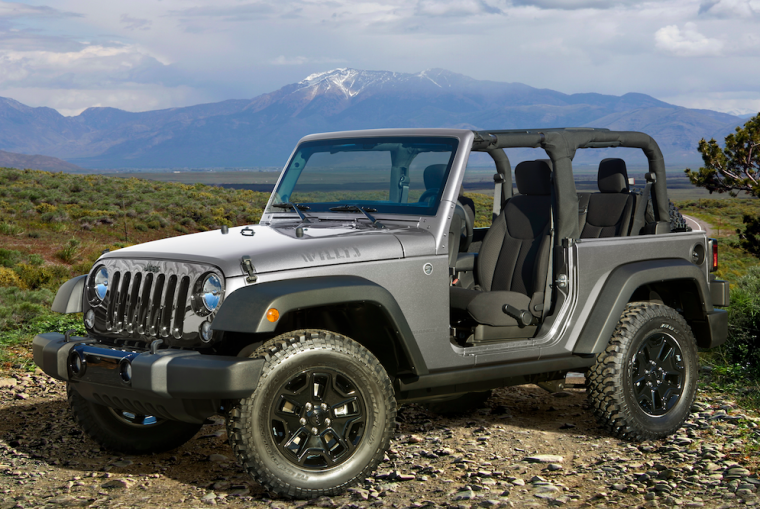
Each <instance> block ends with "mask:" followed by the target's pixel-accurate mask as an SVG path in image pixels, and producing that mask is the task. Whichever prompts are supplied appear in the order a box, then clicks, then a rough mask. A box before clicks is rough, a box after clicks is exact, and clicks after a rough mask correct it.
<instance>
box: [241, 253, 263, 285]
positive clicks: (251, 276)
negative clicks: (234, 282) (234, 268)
mask: <svg viewBox="0 0 760 509" xmlns="http://www.w3.org/2000/svg"><path fill="white" fill-rule="evenodd" d="M240 266H241V267H243V271H244V272H245V273H247V274H248V277H246V278H245V280H246V282H248V283H255V282H256V281H257V280H258V279H259V276H257V275H256V269H255V268H254V267H253V263H252V262H251V257H250V256H248V255H246V256H244V257H243V258H241V261H240Z"/></svg>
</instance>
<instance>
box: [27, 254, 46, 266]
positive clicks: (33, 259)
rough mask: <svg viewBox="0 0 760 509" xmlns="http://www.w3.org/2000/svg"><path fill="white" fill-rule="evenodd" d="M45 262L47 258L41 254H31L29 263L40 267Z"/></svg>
mask: <svg viewBox="0 0 760 509" xmlns="http://www.w3.org/2000/svg"><path fill="white" fill-rule="evenodd" d="M43 263H45V259H44V258H43V257H42V256H41V255H38V254H36V253H35V254H30V255H29V265H34V266H35V267H39V266H40V265H42V264H43Z"/></svg>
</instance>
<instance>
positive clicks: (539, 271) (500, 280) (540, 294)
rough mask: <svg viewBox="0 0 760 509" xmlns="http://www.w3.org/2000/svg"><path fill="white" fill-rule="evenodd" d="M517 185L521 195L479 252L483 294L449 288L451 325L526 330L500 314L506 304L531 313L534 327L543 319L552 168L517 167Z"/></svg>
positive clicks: (512, 200)
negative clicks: (533, 318) (520, 328)
mask: <svg viewBox="0 0 760 509" xmlns="http://www.w3.org/2000/svg"><path fill="white" fill-rule="evenodd" d="M515 181H516V184H517V190H518V191H519V193H520V194H519V195H517V196H514V197H512V198H510V199H509V200H508V201H507V202H506V204H505V206H504V208H503V210H502V211H501V214H499V216H498V217H497V218H496V220H495V221H494V223H493V225H492V226H491V228H490V229H489V231H488V233H487V234H486V236H485V238H484V239H483V245H482V246H481V248H480V253H479V255H478V259H477V266H476V269H477V278H478V282H479V285H480V288H481V290H480V291H478V290H468V289H464V288H459V287H456V286H452V287H451V288H450V296H451V302H450V306H451V320H452V323H454V324H457V325H471V326H474V325H488V326H492V327H524V326H525V324H524V323H519V322H518V319H517V318H516V317H514V316H510V315H509V314H507V313H505V312H504V305H505V304H508V305H510V306H512V307H513V308H516V309H518V310H525V311H529V312H530V313H531V315H533V316H534V317H535V318H536V321H537V319H538V318H540V316H541V312H542V309H543V300H544V286H545V283H546V277H547V272H548V264H549V253H550V235H549V228H550V220H551V186H552V183H551V168H550V162H549V161H547V160H539V161H523V162H521V163H520V164H518V165H517V167H516V168H515Z"/></svg>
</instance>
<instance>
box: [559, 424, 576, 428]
mask: <svg viewBox="0 0 760 509" xmlns="http://www.w3.org/2000/svg"><path fill="white" fill-rule="evenodd" d="M574 427H575V424H573V423H572V422H566V423H565V424H563V425H562V426H560V427H559V429H573V428H574Z"/></svg>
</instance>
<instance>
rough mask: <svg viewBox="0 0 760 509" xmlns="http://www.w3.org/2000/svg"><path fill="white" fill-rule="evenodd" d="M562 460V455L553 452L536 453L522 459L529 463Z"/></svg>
mask: <svg viewBox="0 0 760 509" xmlns="http://www.w3.org/2000/svg"><path fill="white" fill-rule="evenodd" d="M564 460H565V458H564V457H562V456H557V455H554V454H537V455H535V456H528V457H527V458H525V459H524V460H523V461H529V462H531V463H562V462H563V461H564Z"/></svg>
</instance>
